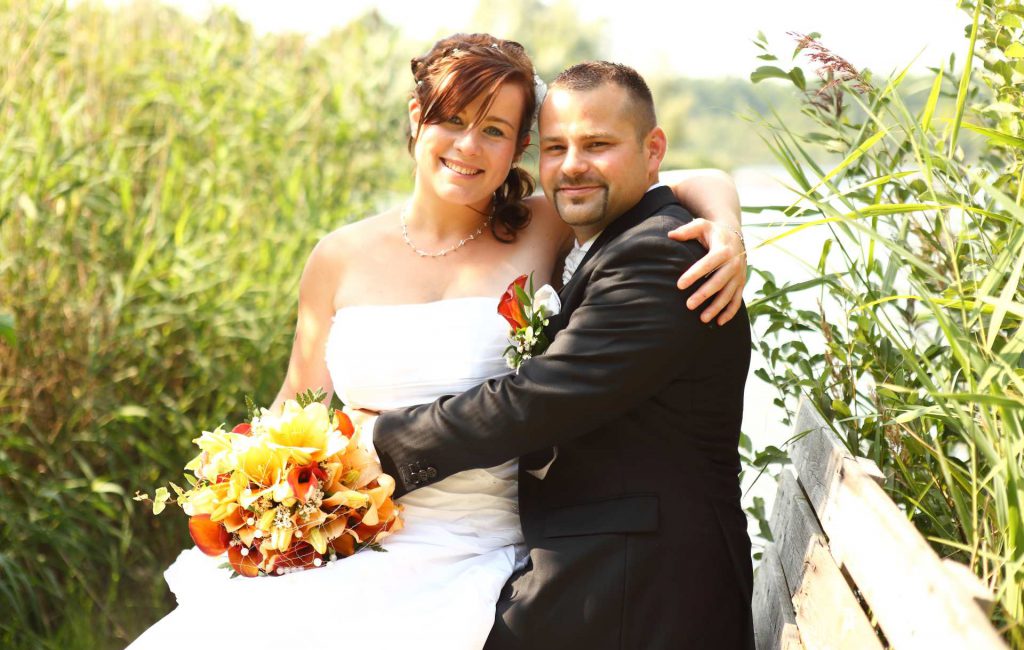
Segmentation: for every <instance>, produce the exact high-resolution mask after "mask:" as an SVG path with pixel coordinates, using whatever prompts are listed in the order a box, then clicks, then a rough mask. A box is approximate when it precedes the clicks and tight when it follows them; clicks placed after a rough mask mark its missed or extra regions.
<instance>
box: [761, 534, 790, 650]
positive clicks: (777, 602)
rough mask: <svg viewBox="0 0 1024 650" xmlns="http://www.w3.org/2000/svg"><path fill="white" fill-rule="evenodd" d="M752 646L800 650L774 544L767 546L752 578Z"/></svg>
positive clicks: (766, 648) (784, 577)
mask: <svg viewBox="0 0 1024 650" xmlns="http://www.w3.org/2000/svg"><path fill="white" fill-rule="evenodd" d="M752 608H753V612H754V645H755V647H756V648H757V650H785V649H786V648H791V649H793V650H797V649H798V648H799V649H800V650H803V644H801V643H800V632H799V631H797V628H796V617H795V616H794V614H793V604H792V602H790V596H789V586H788V585H787V584H786V576H785V574H783V572H782V567H781V566H780V565H779V556H778V554H777V553H776V552H775V544H768V546H767V547H766V548H765V550H764V556H763V557H762V558H761V565H760V566H758V567H757V573H755V574H754V594H753V599H752Z"/></svg>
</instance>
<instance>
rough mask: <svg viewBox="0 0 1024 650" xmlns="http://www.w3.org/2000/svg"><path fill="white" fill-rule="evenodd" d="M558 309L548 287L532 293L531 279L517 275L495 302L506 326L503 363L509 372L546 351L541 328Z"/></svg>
mask: <svg viewBox="0 0 1024 650" xmlns="http://www.w3.org/2000/svg"><path fill="white" fill-rule="evenodd" d="M527 281H529V290H527ZM531 294H532V295H531ZM561 309H562V303H561V301H560V300H559V299H558V294H557V293H556V292H555V290H554V289H553V288H551V286H550V285H547V284H545V285H544V286H543V287H541V288H540V289H538V290H537V291H536V292H534V291H533V276H532V275H531V276H530V277H529V278H527V276H525V275H521V276H519V277H518V278H516V279H515V280H513V281H512V284H510V285H508V289H506V290H505V293H504V295H502V297H501V300H500V301H499V302H498V313H499V314H501V315H502V317H504V318H505V320H506V321H508V324H509V341H508V342H509V345H508V347H507V348H506V349H505V362H506V363H507V364H508V367H509V368H512V369H513V370H515V371H516V372H519V367H520V366H521V365H523V361H526V360H527V359H529V358H530V357H533V356H536V355H538V354H540V353H542V352H544V350H546V349H547V348H548V345H550V344H551V342H550V341H549V340H548V337H547V335H546V334H544V328H545V327H546V326H547V324H548V319H549V318H550V317H552V316H554V315H556V314H558V312H559V311H561Z"/></svg>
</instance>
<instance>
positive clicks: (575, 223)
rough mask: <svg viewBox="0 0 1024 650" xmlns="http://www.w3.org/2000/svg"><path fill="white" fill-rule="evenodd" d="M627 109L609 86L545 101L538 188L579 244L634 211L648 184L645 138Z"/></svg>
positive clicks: (624, 97)
mask: <svg viewBox="0 0 1024 650" xmlns="http://www.w3.org/2000/svg"><path fill="white" fill-rule="evenodd" d="M631 107H632V102H631V101H630V99H629V95H628V94H627V91H626V90H625V89H623V88H620V87H619V86H617V85H615V84H612V83H606V84H603V85H601V86H598V87H597V88H594V89H592V90H568V89H565V88H557V87H556V88H552V89H551V91H550V92H549V93H548V96H547V98H546V99H545V100H544V105H543V107H542V108H541V113H540V180H541V185H542V186H543V187H544V193H545V194H547V196H548V198H549V199H550V200H551V202H552V203H553V204H554V206H555V209H556V210H558V214H559V216H561V217H562V220H563V221H565V222H566V223H568V224H569V225H570V226H572V227H573V230H574V231H575V232H576V238H577V239H578V240H580V241H585V240H587V239H589V238H590V237H592V236H593V235H595V234H597V233H599V232H601V231H602V230H604V228H605V227H606V226H607V225H608V224H609V223H611V222H612V221H614V220H615V219H616V218H618V217H619V216H620V215H622V214H623V213H624V212H625V211H626V210H628V209H629V208H631V207H633V206H634V205H635V204H636V203H637V202H638V201H639V200H640V199H641V198H642V197H643V195H644V193H645V192H646V191H647V188H648V187H649V186H650V184H651V176H652V175H651V157H650V151H649V148H648V146H647V142H646V141H647V138H646V137H644V135H643V134H640V133H639V132H638V127H637V125H636V123H635V121H634V120H633V119H632V112H631V110H630V109H631ZM656 175H657V161H655V162H654V177H655V178H656Z"/></svg>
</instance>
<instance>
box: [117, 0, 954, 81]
mask: <svg viewBox="0 0 1024 650" xmlns="http://www.w3.org/2000/svg"><path fill="white" fill-rule="evenodd" d="M113 1H114V3H116V2H117V1H118V0H113ZM164 1H165V2H166V3H167V4H171V5H175V6H178V7H180V8H181V9H183V10H184V11H186V12H187V13H189V14H192V15H195V16H202V15H204V14H205V12H207V11H209V8H210V6H211V5H215V4H216V5H230V6H233V7H234V8H235V9H236V11H237V12H238V13H239V15H240V16H242V17H243V18H244V19H246V20H247V21H249V22H251V23H252V24H253V25H254V26H255V27H256V29H257V30H259V31H261V32H266V31H298V32H305V33H309V34H312V35H321V34H324V33H326V32H327V31H329V30H330V29H331V28H333V27H337V26H341V25H344V24H345V23H346V22H348V21H349V20H351V19H352V18H354V17H356V16H358V15H360V14H362V13H363V12H365V11H367V10H368V9H371V8H373V7H376V8H377V9H378V11H380V13H381V14H382V15H383V16H384V17H385V18H386V19H387V20H388V21H389V22H392V23H394V24H397V25H398V26H399V27H401V29H402V31H403V32H404V33H406V34H408V35H409V36H410V37H413V38H416V39H419V40H427V39H431V38H433V37H436V36H438V35H444V34H449V33H452V32H457V31H466V29H467V28H468V27H469V22H470V20H471V19H472V16H473V13H474V11H475V9H476V6H477V3H478V0H445V1H444V2H437V3H429V2H424V1H423V0H389V1H388V2H371V1H369V0H343V1H340V2H324V1H323V0H286V1H285V2H281V1H280V0H164ZM573 3H574V4H575V5H576V6H577V7H578V10H579V13H580V15H581V16H582V17H583V19H584V20H586V21H590V20H594V19H601V18H603V19H605V20H606V21H607V24H608V34H609V36H610V37H611V41H610V42H609V43H608V45H607V48H608V51H607V55H606V56H607V58H609V59H612V60H617V61H621V62H624V63H629V64H631V65H633V66H634V67H637V68H639V69H640V70H641V71H644V72H654V71H656V70H660V69H661V68H662V67H668V68H670V69H671V70H672V71H674V72H675V73H677V74H680V75H683V76H690V77H716V76H723V75H732V76H739V77H745V76H747V75H749V74H750V71H751V70H752V69H753V68H754V67H756V63H757V61H756V60H755V58H754V57H755V56H756V55H757V54H758V53H759V52H758V50H757V49H756V48H755V47H754V46H753V45H752V44H751V40H752V39H753V38H754V36H755V35H756V34H757V32H758V30H762V31H764V33H765V35H766V36H768V39H769V42H770V43H772V44H775V45H776V46H777V51H778V52H782V51H783V50H788V48H789V46H790V43H792V41H791V40H790V39H789V38H788V37H787V36H785V34H786V32H787V31H798V32H805V33H806V32H811V31H817V32H820V33H821V34H822V42H823V43H824V44H825V45H826V46H828V47H829V48H831V49H832V50H833V51H834V52H836V53H837V54H839V55H841V56H843V57H845V58H846V59H847V60H849V61H850V62H851V63H853V64H854V65H855V66H857V67H858V68H865V67H867V68H871V69H872V70H873V71H875V72H876V73H882V74H887V73H889V72H891V71H892V70H893V69H896V68H902V67H903V66H905V65H906V64H908V63H909V62H910V61H911V60H913V59H914V57H915V56H917V55H918V54H919V53H921V51H922V50H924V52H923V54H921V56H920V58H919V59H918V67H921V68H923V67H925V66H941V65H943V64H944V63H945V61H946V60H947V57H948V54H949V53H950V52H953V51H955V52H957V59H958V60H959V61H962V60H963V54H964V52H965V48H966V40H965V39H964V36H963V31H964V26H965V25H966V24H967V22H968V18H967V14H966V13H965V12H963V11H962V10H960V9H958V8H957V6H956V5H957V3H956V0H853V1H849V2H835V1H832V0H731V1H729V0H726V1H724V2H717V3H715V2H699V3H698V2H683V1H677V2H672V0H573ZM666 7H671V8H666ZM499 36H505V37H509V38H516V35H515V34H499ZM566 63H567V64H568V63H570V62H568V61H567V62H566Z"/></svg>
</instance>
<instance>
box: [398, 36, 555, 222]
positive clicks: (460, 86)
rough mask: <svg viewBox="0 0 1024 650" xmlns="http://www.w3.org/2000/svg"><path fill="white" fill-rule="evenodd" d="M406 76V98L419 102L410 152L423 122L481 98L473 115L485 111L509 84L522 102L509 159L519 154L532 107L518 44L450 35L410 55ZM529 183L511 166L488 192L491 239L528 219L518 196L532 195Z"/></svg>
mask: <svg viewBox="0 0 1024 650" xmlns="http://www.w3.org/2000/svg"><path fill="white" fill-rule="evenodd" d="M412 76H413V78H414V79H415V80H416V87H415V88H413V91H412V96H413V97H414V98H415V99H416V100H417V101H418V102H419V105H420V122H419V125H418V126H417V128H416V133H414V134H412V135H411V136H410V137H409V152H410V153H412V151H413V147H414V146H415V143H416V138H417V137H419V132H420V129H422V128H423V125H424V124H440V123H441V122H444V121H445V120H447V119H449V118H450V117H452V116H453V115H458V114H459V113H461V112H462V111H463V110H464V109H465V108H466V106H468V105H469V104H470V103H471V102H472V101H473V100H475V99H476V98H477V97H480V96H483V97H486V100H485V101H484V104H483V106H482V107H481V109H480V114H479V115H477V116H475V117H474V119H478V118H480V117H482V116H483V115H485V114H486V113H487V111H488V110H490V108H491V104H492V103H493V102H494V97H495V95H496V94H497V92H498V88H500V87H501V85H502V84H504V83H514V84H518V85H519V86H520V87H521V88H522V89H523V96H524V100H525V101H524V102H523V110H522V113H521V114H520V116H519V133H518V134H516V153H515V160H517V161H518V159H519V158H520V156H522V154H523V151H524V150H525V148H526V144H525V143H526V138H527V136H529V134H530V126H531V124H532V123H533V115H534V112H535V110H536V106H537V91H536V88H535V86H534V73H533V63H532V62H531V61H530V57H528V56H526V52H525V51H524V50H523V46H522V45H520V44H519V43H516V42H515V41H506V40H502V39H500V38H494V37H493V36H490V35H489V34H455V35H453V36H449V37H448V38H445V39H442V40H440V41H438V42H437V43H435V44H434V47H432V48H431V49H430V51H429V52H427V53H426V54H424V55H423V56H418V57H416V58H414V59H413V60H412ZM534 187H535V184H534V180H533V178H532V177H531V176H530V175H529V174H528V173H526V171H524V170H523V169H521V168H520V167H518V166H517V165H512V169H510V170H509V172H508V176H506V177H505V182H503V183H502V184H501V187H499V188H498V189H497V190H496V191H495V193H494V220H493V221H492V222H491V231H492V232H493V233H494V236H495V238H496V239H498V240H499V241H504V242H510V241H512V240H514V239H515V236H516V231H517V230H519V229H521V228H524V227H525V226H526V224H527V223H529V221H530V210H529V208H527V207H526V205H525V204H524V203H523V199H524V198H526V197H527V196H529V195H531V194H533V190H534Z"/></svg>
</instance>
